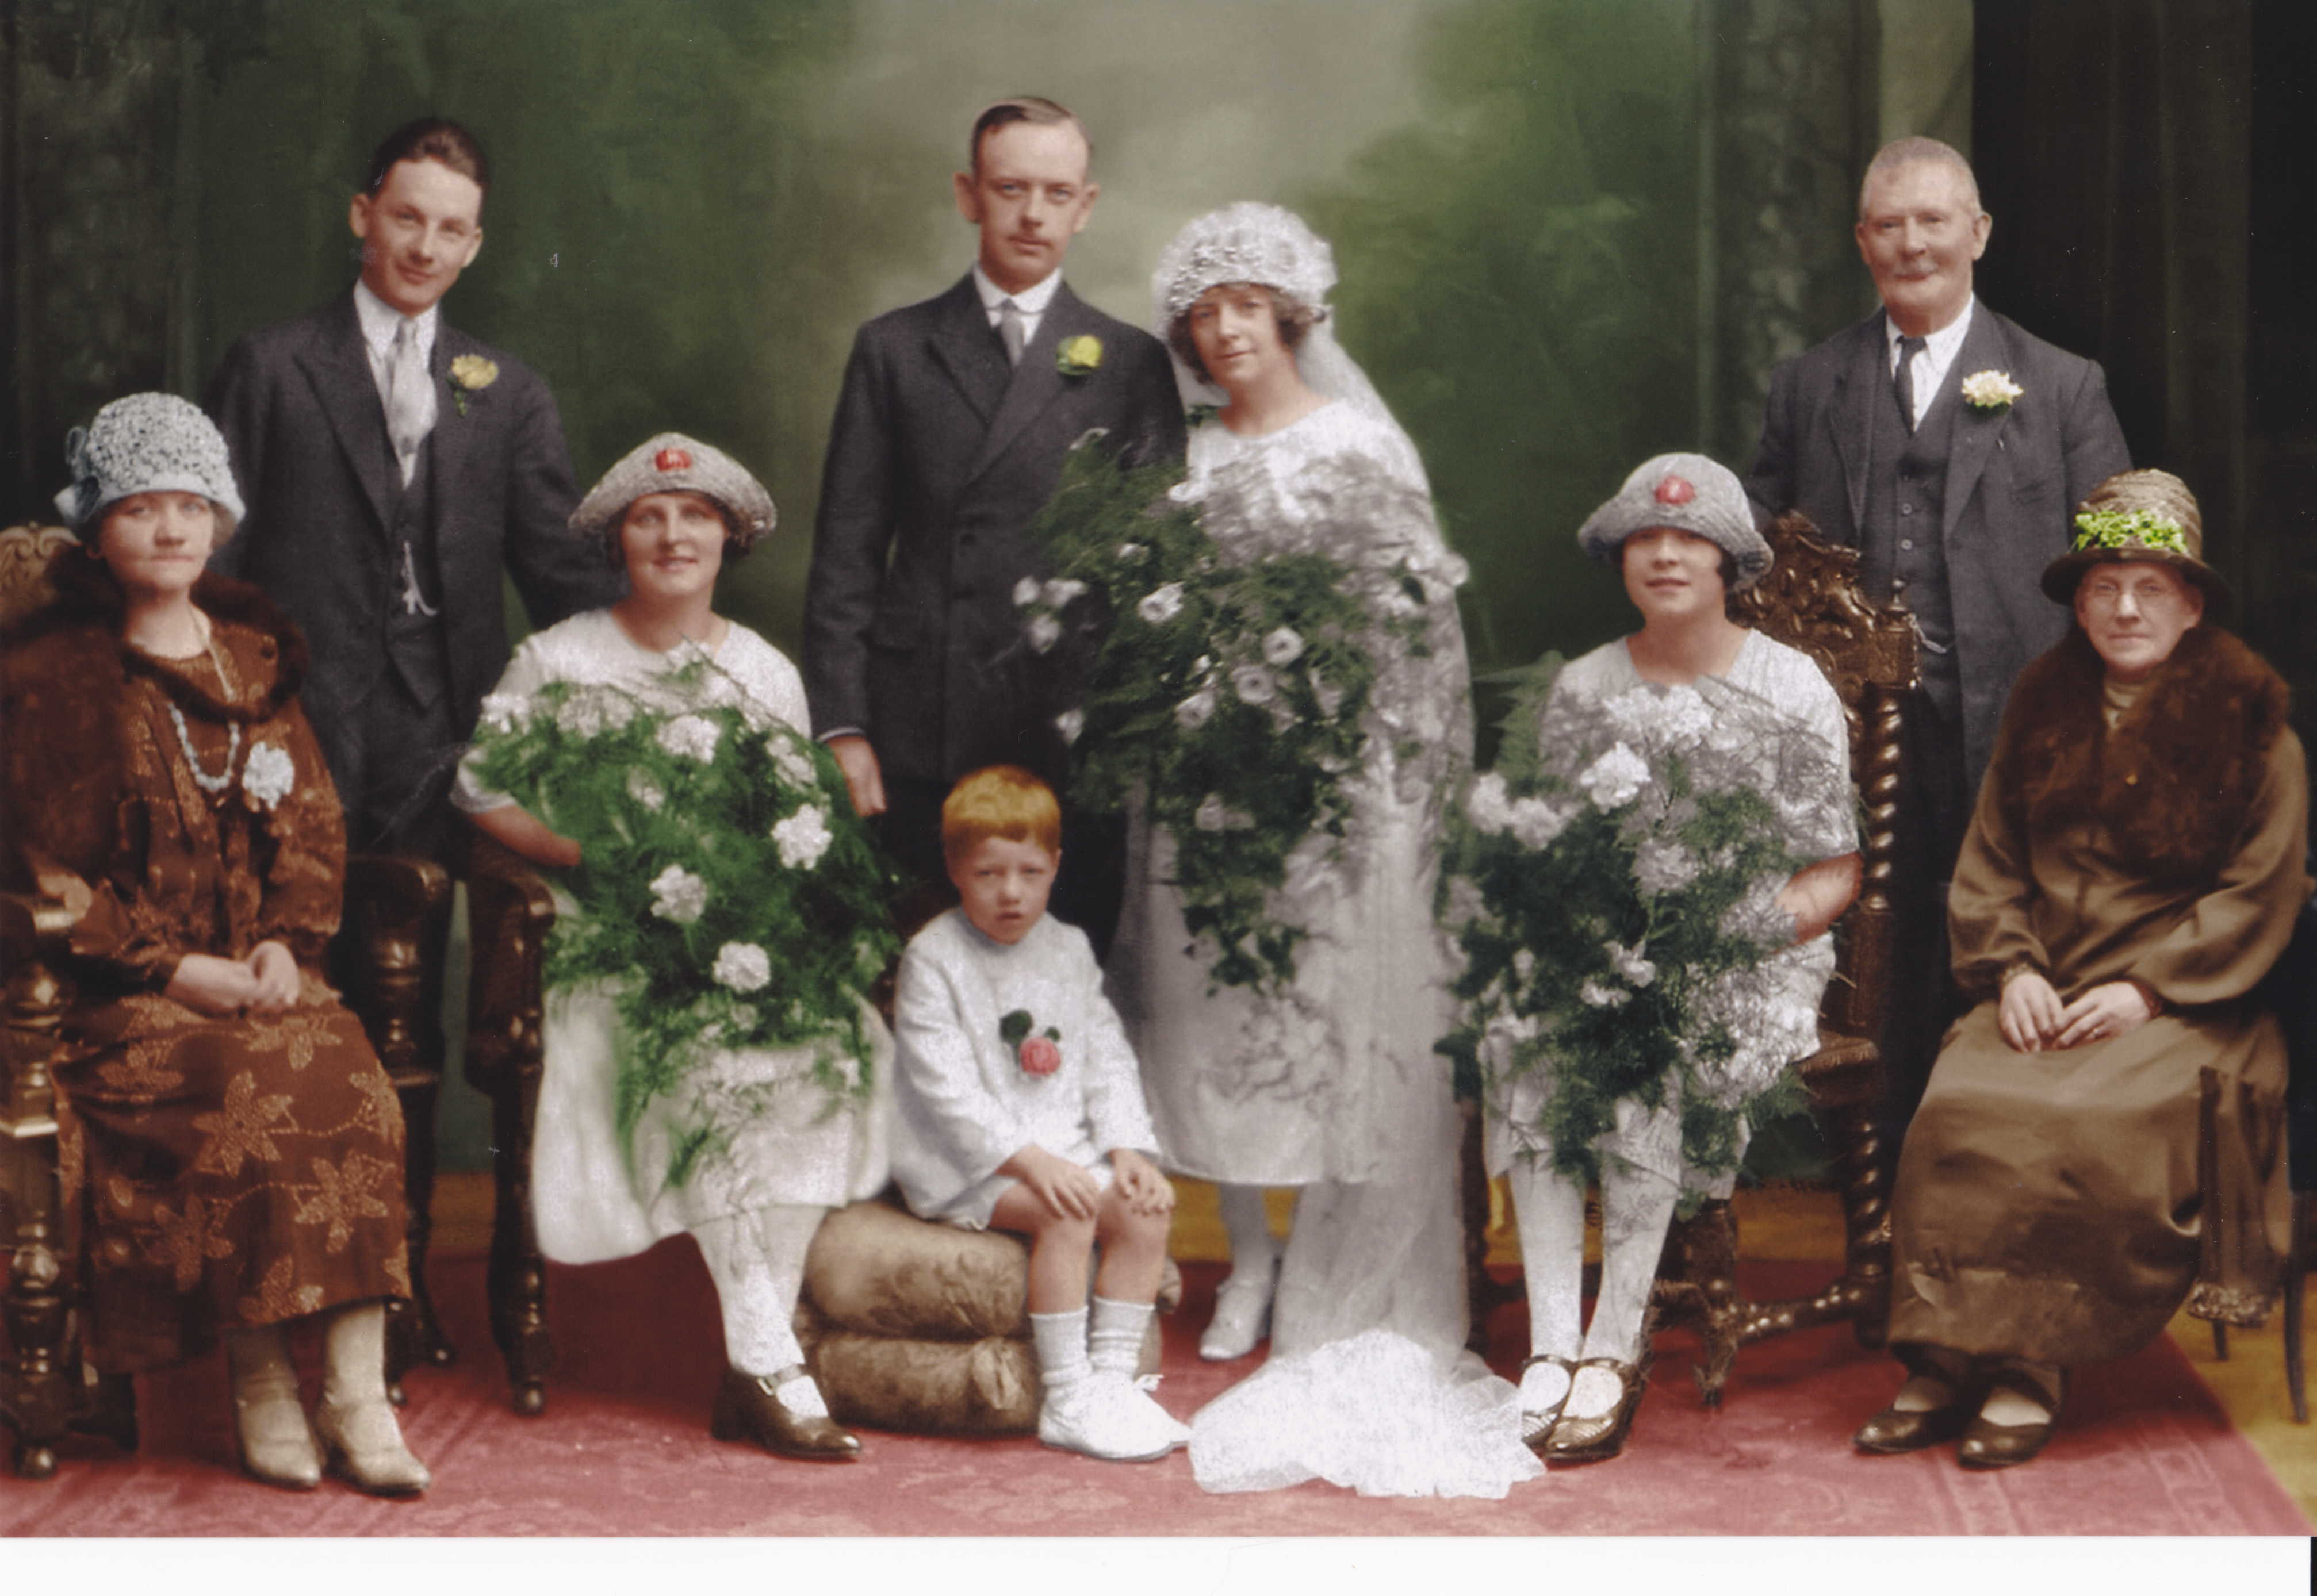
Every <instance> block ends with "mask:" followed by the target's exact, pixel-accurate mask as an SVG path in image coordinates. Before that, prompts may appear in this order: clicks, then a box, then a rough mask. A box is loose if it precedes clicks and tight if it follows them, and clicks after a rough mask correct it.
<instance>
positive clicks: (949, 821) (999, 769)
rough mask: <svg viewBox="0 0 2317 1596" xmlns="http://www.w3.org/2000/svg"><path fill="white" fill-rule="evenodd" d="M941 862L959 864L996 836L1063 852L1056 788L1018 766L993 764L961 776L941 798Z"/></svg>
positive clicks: (1011, 841) (1048, 850) (1057, 852)
mask: <svg viewBox="0 0 2317 1596" xmlns="http://www.w3.org/2000/svg"><path fill="white" fill-rule="evenodd" d="M941 834H942V858H943V859H944V860H947V861H948V862H949V863H951V864H955V863H956V862H957V861H958V860H960V859H962V858H963V857H964V856H965V854H966V853H967V852H969V851H971V850H972V849H973V848H974V847H976V846H977V845H979V844H980V843H985V842H987V841H989V839H990V838H991V837H1002V838H1004V839H1005V840H1006V841H1007V842H1009V843H1035V844H1037V846H1039V847H1041V848H1043V849H1044V850H1045V851H1047V852H1049V853H1052V854H1060V852H1061V851H1062V807H1061V805H1060V803H1059V802H1057V801H1056V799H1055V798H1054V789H1052V788H1051V787H1049V786H1047V785H1046V784H1045V783H1044V782H1043V781H1041V780H1038V778H1037V777H1035V776H1033V775H1032V774H1031V773H1030V772H1029V771H1025V770H1024V769H1023V768H1022V767H1021V766H1019V765H988V766H985V767H983V768H982V769H980V770H978V771H973V772H972V773H971V775H967V776H963V777H961V778H960V779H959V780H958V784H957V785H956V786H955V787H953V788H951V789H949V797H947V798H944V799H943V800H942V816H941Z"/></svg>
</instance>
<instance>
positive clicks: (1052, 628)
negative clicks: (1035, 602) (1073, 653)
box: [1024, 615, 1062, 654]
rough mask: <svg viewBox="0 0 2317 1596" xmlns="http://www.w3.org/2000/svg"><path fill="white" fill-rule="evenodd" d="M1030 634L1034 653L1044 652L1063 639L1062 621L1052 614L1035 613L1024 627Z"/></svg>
mask: <svg viewBox="0 0 2317 1596" xmlns="http://www.w3.org/2000/svg"><path fill="white" fill-rule="evenodd" d="M1024 630H1025V631H1026V632H1027V633H1028V635H1029V638H1030V647H1031V650H1032V651H1033V653H1037V654H1043V653H1045V652H1046V651H1047V650H1048V649H1050V648H1051V647H1052V646H1054V645H1055V644H1057V643H1059V642H1060V641H1061V640H1062V623H1061V622H1060V621H1059V620H1056V619H1054V617H1052V616H1051V615H1033V616H1032V617H1031V618H1030V624H1029V626H1028V627H1026V628H1025V629H1024Z"/></svg>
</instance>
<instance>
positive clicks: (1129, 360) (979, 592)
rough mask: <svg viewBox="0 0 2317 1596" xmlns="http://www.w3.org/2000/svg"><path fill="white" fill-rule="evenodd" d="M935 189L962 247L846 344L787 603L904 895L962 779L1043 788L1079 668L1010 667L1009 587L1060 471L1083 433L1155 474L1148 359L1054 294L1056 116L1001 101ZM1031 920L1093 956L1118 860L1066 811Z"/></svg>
mask: <svg viewBox="0 0 2317 1596" xmlns="http://www.w3.org/2000/svg"><path fill="white" fill-rule="evenodd" d="M970 151H971V169H970V170H969V171H965V172H960V173H958V174H955V175H954V177H953V181H952V186H953V190H954V192H955V196H956V201H957V209H958V213H959V214H960V215H961V216H962V217H963V218H965V220H966V221H967V222H968V223H969V224H971V226H972V227H974V228H975V230H976V232H977V234H978V236H979V248H978V251H977V253H976V256H975V260H974V264H973V268H972V270H971V272H968V273H967V274H966V275H965V276H964V277H963V278H962V279H960V280H959V281H957V282H956V283H955V284H954V285H953V286H952V287H951V288H950V289H949V290H947V291H946V292H944V293H943V294H941V295H939V296H938V297H936V298H935V299H927V300H925V301H924V302H922V303H920V304H916V305H911V306H908V307H906V308H902V309H899V310H895V311H891V312H890V313H888V314H887V315H884V316H881V317H877V318H876V319H875V320H873V321H872V322H870V323H868V324H867V325H864V326H863V327H862V329H861V331H860V334H859V336H858V337H857V338H856V339H855V340H854V346H853V355H852V359H851V361H850V362H849V363H848V364H847V366H846V367H845V388H844V391H843V393H842V395H841V396H840V397H839V398H838V400H837V406H836V421H835V423H834V424H833V425H832V427H831V430H830V433H829V441H828V457H827V466H826V468H825V470H824V473H823V477H822V480H821V495H820V512H819V522H818V524H817V526H816V527H815V529H814V536H813V554H812V569H811V573H810V578H809V584H808V588H807V593H806V599H805V633H804V678H805V687H806V690H807V691H808V692H809V693H810V697H811V700H812V714H813V725H814V727H815V730H816V731H817V732H818V733H819V736H821V737H822V738H823V740H825V741H826V742H827V744H828V746H829V749H830V752H831V753H834V754H836V760H837V762H838V763H839V764H840V765H841V766H842V767H843V768H844V771H845V779H846V780H847V782H848V783H849V784H850V786H851V789H852V796H853V801H854V807H856V808H858V809H859V810H860V811H861V813H863V815H882V816H885V819H884V822H883V826H882V829H883V834H884V837H885V841H886V843H887V845H888V846H889V847H890V848H891V849H892V850H893V851H894V852H895V853H896V854H897V855H898V856H899V858H900V860H902V861H903V862H904V863H905V864H908V866H910V867H911V868H912V869H915V870H916V871H917V873H918V874H919V875H920V876H921V877H923V878H925V879H926V881H927V882H930V883H939V882H941V881H943V880H944V878H945V872H944V869H943V865H942V856H941V818H940V817H941V803H942V799H943V798H944V796H945V795H946V794H947V792H948V791H949V789H950V786H951V784H952V783H953V782H954V781H955V780H957V778H958V777H960V776H962V775H963V774H964V773H965V772H967V771H971V770H977V769H980V767H982V766H984V765H991V764H1018V765H1023V766H1026V767H1027V768H1029V769H1030V770H1033V771H1036V772H1037V773H1038V774H1039V775H1040V776H1042V777H1043V778H1044V779H1045V780H1047V781H1048V782H1049V783H1051V784H1052V785H1053V786H1055V787H1056V788H1057V789H1062V787H1063V778H1064V776H1065V773H1066V771H1065V766H1066V751H1065V745H1064V743H1063V740H1062V738H1061V736H1060V733H1059V732H1058V730H1057V729H1056V727H1055V726H1054V717H1055V716H1056V715H1057V714H1058V713H1059V712H1060V711H1061V710H1062V709H1067V708H1069V705H1070V703H1071V701H1072V700H1073V698H1074V697H1075V692H1074V688H1075V687H1076V685H1077V680H1076V678H1077V675H1078V671H1079V670H1081V669H1082V668H1083V667H1082V664H1079V663H1078V662H1075V661H1072V660H1066V659H1063V658H1061V657H1060V652H1059V651H1057V653H1055V654H1049V655H1038V654H1035V653H1033V652H1032V651H1031V650H1029V649H1027V648H1026V647H1024V645H1023V642H1022V638H1021V622H1020V620H1019V615H1018V612H1017V611H1016V610H1015V604H1014V599H1013V593H1014V590H1015V585H1016V584H1018V583H1020V582H1021V581H1022V580H1023V578H1024V577H1026V576H1035V575H1039V574H1041V573H1042V571H1043V570H1044V569H1045V562H1044V558H1043V557H1042V552H1041V551H1040V550H1039V549H1038V548H1034V547H1033V546H1032V544H1031V543H1030V541H1029V539H1028V537H1027V527H1028V524H1029V522H1030V520H1031V518H1032V517H1033V515H1035V514H1036V513H1037V511H1038V509H1039V507H1040V506H1042V504H1044V503H1045V502H1046V500H1047V498H1048V497H1049V496H1050V495H1051V494H1052V492H1053V490H1054V485H1055V483H1056V482H1057V480H1058V479H1059V478H1060V474H1061V466H1062V458H1063V456H1064V455H1066V454H1067V453H1068V452H1069V450H1070V447H1071V445H1072V444H1074V443H1076V442H1077V441H1078V440H1079V439H1081V438H1082V437H1084V436H1085V435H1086V434H1087V433H1088V432H1092V431H1095V430H1097V429H1100V430H1102V431H1103V432H1104V433H1105V439H1104V446H1105V447H1107V448H1109V449H1112V450H1114V451H1116V452H1117V453H1118V454H1119V455H1120V456H1121V457H1122V458H1123V459H1126V460H1127V461H1129V462H1131V463H1134V464H1147V463H1150V462H1151V461H1155V460H1161V459H1179V458H1180V457H1181V455H1182V452H1183V441H1184V426H1183V408H1182V402H1181V399H1180V397H1179V396H1178V394H1177V392H1176V387H1175V379H1174V373H1173V370H1172V368H1171V367H1170V366H1169V364H1168V362H1167V353H1166V351H1165V350H1164V349H1163V348H1162V347H1161V346H1160V345H1159V343H1158V340H1157V339H1155V338H1153V337H1151V336H1150V334H1147V333H1143V332H1141V331H1139V330H1137V329H1136V328H1133V327H1131V326H1128V325H1126V324H1125V323H1123V322H1120V321H1115V320H1113V319H1112V318H1111V317H1107V316H1105V315H1103V314H1102V313H1101V312H1100V311H1098V310H1096V309H1094V308H1092V307H1090V306H1088V305H1087V304H1086V303H1085V302H1084V301H1082V300H1080V299H1078V296H1077V295H1075V294H1073V293H1071V292H1070V290H1069V287H1068V286H1067V285H1066V284H1065V283H1064V282H1063V281H1062V275H1061V273H1062V259H1063V257H1064V256H1065V255H1066V254H1068V253H1069V247H1070V242H1071V240H1072V239H1074V238H1075V237H1077V236H1078V233H1079V232H1080V231H1082V230H1083V229H1084V228H1085V227H1086V225H1087V220H1088V218H1090V217H1091V216H1092V214H1093V211H1094V204H1095V201H1096V198H1097V197H1098V196H1099V194H1100V192H1101V189H1100V187H1099V185H1098V184H1096V183H1094V182H1093V181H1092V180H1091V179H1090V177H1089V176H1088V168H1089V166H1090V164H1091V162H1092V159H1093V146H1092V144H1091V143H1090V142H1089V140H1088V139H1087V133H1086V129H1085V128H1084V127H1083V126H1082V125H1081V124H1080V123H1079V121H1078V118H1077V117H1076V116H1074V115H1072V114H1071V113H1070V112H1069V111H1068V110H1066V109H1065V108H1063V107H1062V106H1060V105H1058V104H1056V103H1054V102H1052V101H1051V100H1042V99H1037V98H1033V97H1023V98H1019V99H1012V100H1002V101H1000V102H998V103H997V104H995V105H992V106H990V107H989V109H988V110H986V111H983V112H982V113H981V114H980V117H979V118H978V119H977V120H975V122H974V124H973V131H972V134H971V144H970ZM1062 859H1063V863H1062V873H1061V877H1060V879H1059V881H1058V882H1057V884H1056V887H1055V897H1054V912H1055V913H1056V914H1057V915H1059V916H1060V918H1062V919H1064V920H1067V921H1069V922H1071V923H1074V924H1077V925H1078V926H1080V927H1081V928H1082V929H1084V930H1086V931H1087V933H1088V935H1089V936H1091V937H1092V938H1093V940H1094V941H1095V943H1096V947H1097V948H1098V949H1099V948H1101V947H1104V946H1105V945H1106V944H1107V942H1108V941H1109V936H1110V931H1111V927H1112V925H1113V923H1114V922H1115V921H1116V919H1117V914H1118V901H1119V892H1120V887H1121V883H1122V878H1123V838H1122V835H1121V834H1120V832H1119V830H1118V827H1117V826H1116V825H1115V824H1114V823H1110V822H1107V821H1104V820H1101V819H1097V818H1095V817H1088V816H1079V815H1076V814H1072V813H1069V812H1068V811H1067V810H1066V812H1065V817H1064V826H1063V838H1062Z"/></svg>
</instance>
